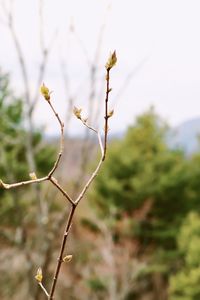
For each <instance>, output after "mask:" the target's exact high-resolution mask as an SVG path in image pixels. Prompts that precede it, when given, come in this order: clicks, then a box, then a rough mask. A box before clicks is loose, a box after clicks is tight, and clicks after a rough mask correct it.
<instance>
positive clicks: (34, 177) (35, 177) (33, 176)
mask: <svg viewBox="0 0 200 300" xmlns="http://www.w3.org/2000/svg"><path fill="white" fill-rule="evenodd" d="M29 176H30V178H31V180H36V179H37V176H36V174H35V173H34V172H33V173H30V174H29Z"/></svg>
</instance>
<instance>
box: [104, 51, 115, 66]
mask: <svg viewBox="0 0 200 300" xmlns="http://www.w3.org/2000/svg"><path fill="white" fill-rule="evenodd" d="M116 62H117V56H116V51H114V52H113V53H111V54H110V56H109V58H108V60H107V63H106V65H105V67H106V70H107V71H109V70H110V69H112V67H114V66H115V64H116Z"/></svg>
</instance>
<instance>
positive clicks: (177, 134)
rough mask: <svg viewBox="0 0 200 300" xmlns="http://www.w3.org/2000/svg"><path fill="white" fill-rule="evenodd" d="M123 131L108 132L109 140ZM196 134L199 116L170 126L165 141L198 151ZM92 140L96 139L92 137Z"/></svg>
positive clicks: (51, 138)
mask: <svg viewBox="0 0 200 300" xmlns="http://www.w3.org/2000/svg"><path fill="white" fill-rule="evenodd" d="M123 136H124V132H122V131H121V132H115V133H112V132H111V133H110V135H109V140H113V139H118V140H120V139H121V138H123ZM198 136H199V137H200V116H199V117H197V118H194V119H190V120H187V121H185V122H183V123H181V124H180V125H178V126H177V127H174V128H171V129H170V131H169V133H168V135H167V143H168V144H169V146H170V147H171V148H181V149H183V150H184V151H185V152H186V153H187V154H189V155H190V154H192V153H194V152H196V151H198V150H199V151H200V142H199V141H198ZM58 138H59V136H52V135H49V136H46V140H47V141H48V142H55V141H56V140H57V139H58ZM70 139H71V141H79V142H81V141H82V140H83V137H82V136H79V135H76V136H71V137H70ZM94 141H96V139H95V138H94Z"/></svg>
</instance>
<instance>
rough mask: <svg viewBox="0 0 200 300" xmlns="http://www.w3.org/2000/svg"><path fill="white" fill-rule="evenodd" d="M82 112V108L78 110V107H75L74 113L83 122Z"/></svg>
mask: <svg viewBox="0 0 200 300" xmlns="http://www.w3.org/2000/svg"><path fill="white" fill-rule="evenodd" d="M81 112H82V108H77V107H76V106H74V109H73V113H74V115H75V116H76V117H77V119H80V120H81Z"/></svg>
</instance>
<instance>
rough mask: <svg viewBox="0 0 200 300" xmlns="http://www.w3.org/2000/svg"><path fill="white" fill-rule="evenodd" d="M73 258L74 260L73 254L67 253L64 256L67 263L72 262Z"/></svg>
mask: <svg viewBox="0 0 200 300" xmlns="http://www.w3.org/2000/svg"><path fill="white" fill-rule="evenodd" d="M71 260H72V255H71V254H69V255H66V256H65V257H63V261H64V262H65V263H68V262H70V261H71Z"/></svg>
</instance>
